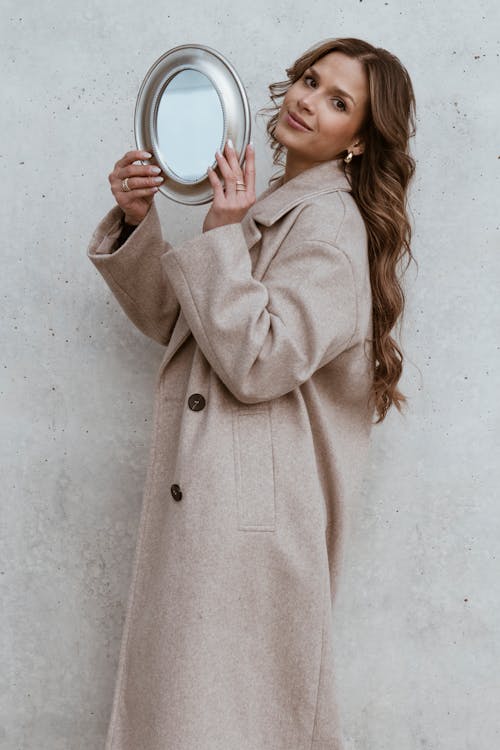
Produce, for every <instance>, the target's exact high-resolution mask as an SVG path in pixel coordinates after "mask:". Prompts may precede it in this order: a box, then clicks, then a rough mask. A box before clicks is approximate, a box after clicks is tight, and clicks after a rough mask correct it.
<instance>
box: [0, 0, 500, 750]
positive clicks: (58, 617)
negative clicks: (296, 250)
mask: <svg viewBox="0 0 500 750" xmlns="http://www.w3.org/2000/svg"><path fill="white" fill-rule="evenodd" d="M497 8H498V3H496V2H495V0H482V1H481V2H467V3H466V2H464V1H463V0H460V1H459V2H455V3H453V4H449V3H445V2H443V0H438V1H437V2H436V0H433V1H432V2H431V1H430V0H420V1H419V0H416V1H415V2H413V3H404V2H400V1H399V0H389V2H383V1H381V0H372V1H369V0H364V1H363V2H357V1H356V2H355V1H354V0H350V1H349V2H346V3H343V4H335V3H331V2H327V0H320V1H317V0H315V1H313V2H312V3H309V4H305V3H289V2H287V3H285V2H281V1H278V2H274V3H270V4H268V3H266V2H263V0H254V1H253V2H252V3H244V2H242V1H241V0H236V1H235V2H228V0H215V2H212V3H209V4H205V3H202V2H201V1H200V0H198V2H182V3H181V2H178V0H176V1H174V2H168V3H166V2H159V1H158V0H150V2H148V3H134V2H131V1H130V0H121V2H119V3H118V2H111V0H100V2H97V0H92V2H87V3H75V2H69V3H68V0H66V1H65V2H63V0H51V2H50V3H36V2H34V0H30V1H29V2H25V3H19V2H11V1H10V0H4V2H3V3H2V5H1V34H2V44H1V47H0V55H1V60H2V82H3V89H2V90H3V96H2V108H1V109H2V114H1V117H2V146H1V154H0V186H1V190H2V198H1V202H0V205H1V208H2V229H3V231H4V241H3V245H2V274H1V282H0V283H1V293H0V300H1V302H0V304H1V313H2V315H1V320H2V355H1V359H2V366H1V369H0V372H1V384H0V398H1V402H0V403H1V415H2V421H1V426H2V442H1V453H2V455H1V458H2V462H1V470H2V536H3V539H2V550H1V554H2V565H1V579H0V580H1V582H2V594H1V597H2V615H3V617H2V668H1V670H0V675H1V680H2V683H4V684H3V685H2V687H1V691H0V695H1V701H2V708H1V718H0V748H1V749H2V750H80V749H82V750H83V748H85V750H89V749H90V748H96V750H97V748H100V747H102V746H103V739H104V734H105V731H106V727H107V722H108V719H109V713H110V709H111V700H112V691H113V685H114V679H115V671H116V666H117V659H118V648H119V640H120V636H121V628H122V623H123V616H124V611H125V604H126V598H127V594H128V587H129V584H130V573H131V565H132V555H133V550H134V546H135V541H136V533H137V523H138V518H139V510H140V502H141V493H142V487H143V481H144V476H145V470H146V461H147V453H148V447H149V440H150V432H151V414H152V391H153V382H154V378H155V375H156V370H157V367H158V365H159V363H160V360H161V357H162V353H163V348H162V347H161V346H160V345H157V344H155V343H154V342H152V341H150V340H149V339H146V338H145V337H144V336H143V335H142V334H141V333H140V332H139V331H137V330H136V329H134V328H133V326H132V324H131V323H130V322H129V321H128V320H127V319H126V317H125V315H124V314H123V312H122V311H121V309H120V308H119V306H118V304H117V303H116V302H115V301H114V300H113V298H112V297H111V295H110V293H109V292H108V291H107V288H106V287H105V285H104V282H103V280H102V279H101V278H100V277H99V276H98V274H97V272H96V271H95V269H93V268H92V266H91V264H90V263H89V261H88V260H87V259H86V257H85V250H86V246H87V243H88V241H89V238H90V235H91V233H92V231H93V229H94V227H95V225H96V223H97V222H98V220H99V219H100V218H101V217H102V216H103V215H104V213H105V212H106V211H107V210H108V209H109V208H111V206H112V205H113V198H112V195H111V193H110V191H109V185H108V182H107V175H108V173H109V171H110V170H111V168H112V166H113V164H114V162H115V161H116V160H117V159H118V158H119V157H120V156H121V155H122V154H123V153H124V152H125V151H126V150H128V149H129V148H133V147H134V145H135V144H134V138H133V109H134V104H135V97H136V93H137V91H138V88H139V85H140V83H141V81H142V79H143V76H144V75H145V73H146V70H147V69H148V68H149V66H150V65H151V64H152V62H153V61H154V60H155V59H156V58H157V57H159V56H160V54H162V53H163V52H165V51H166V50H167V49H169V48H170V47H173V46H175V45H177V44H181V43H186V42H199V43H203V44H208V45H209V46H212V47H215V48H217V49H220V50H221V52H222V53H223V54H225V55H226V56H227V57H228V58H229V59H230V60H231V61H232V62H233V64H234V65H235V67H236V69H237V70H238V72H239V73H240V75H241V77H242V79H243V81H244V84H245V86H246V87H247V90H248V94H249V98H250V102H251V106H252V114H253V135H254V140H255V143H256V148H257V187H258V188H259V189H260V190H262V189H264V187H265V186H266V182H267V179H268V177H269V176H270V174H271V172H272V171H274V170H273V168H272V165H271V154H270V151H269V150H268V148H267V146H266V145H265V132H264V121H263V119H261V118H258V120H257V121H256V120H255V112H256V110H257V109H258V108H259V107H260V106H263V105H265V104H267V103H268V99H267V84H268V83H269V82H270V81H274V80H278V79H282V78H284V69H285V67H286V66H287V65H289V64H290V63H291V61H292V60H293V59H294V57H295V56H296V55H298V54H299V53H301V52H302V51H303V50H305V49H306V48H307V47H309V46H310V45H312V44H313V43H315V42H316V41H319V40H320V39H324V38H325V37H327V36H357V37H361V38H364V39H366V40H367V41H370V42H372V43H373V44H376V45H379V46H383V47H386V48H387V49H389V50H391V51H392V52H394V53H395V54H397V55H398V56H399V57H400V59H401V60H402V62H403V63H404V64H405V65H406V67H407V68H408V70H409V71H410V74H411V76H412V79H413V82H414V86H415V91H416V96H417V103H418V132H417V136H416V138H415V140H414V147H413V149H414V155H415V157H416V158H417V161H418V174H417V178H416V180H415V183H414V186H413V189H412V194H411V208H412V214H413V217H414V222H415V234H414V243H413V251H414V254H415V256H416V257H417V260H418V263H419V270H418V274H417V273H416V272H415V266H413V265H412V266H411V267H410V271H409V273H408V281H407V299H408V307H407V312H406V315H405V328H404V334H403V341H402V343H403V347H404V351H405V355H406V370H405V375H404V378H403V381H402V383H401V387H402V390H403V391H404V392H405V393H406V394H407V396H408V397H409V404H410V409H409V411H408V414H407V416H406V417H404V418H403V417H401V416H399V414H398V413H397V412H396V413H392V414H391V415H390V416H389V417H388V418H387V420H386V422H384V423H383V425H382V426H380V427H375V428H374V434H373V445H372V450H371V455H370V464H369V467H368V472H367V476H366V478H365V480H364V483H363V494H362V498H361V501H360V503H359V504H358V505H357V507H355V508H353V514H354V516H355V517H354V529H355V531H354V535H353V539H352V543H351V546H350V559H349V571H348V574H347V575H346V577H345V579H344V584H343V587H342V589H341V592H340V595H339V599H338V605H337V608H336V616H335V622H336V631H335V633H336V639H337V648H338V662H339V673H338V685H339V693H340V699H341V704H342V709H343V714H342V716H343V731H344V734H345V739H346V750H368V748H369V749H370V750H396V749H397V750H417V749H420V748H426V749H432V750H492V748H495V747H497V746H498V737H499V733H500V720H499V718H498V716H499V712H498V706H499V704H500V682H499V679H498V672H497V668H498V663H499V660H500V641H499V615H500V586H499V585H498V577H499V563H498V560H499V559H500V558H499V554H500V549H499V539H500V510H499V509H500V504H499V502H498V491H497V488H498V485H499V479H500V478H499V476H498V455H495V453H494V447H495V446H496V447H498V428H499V419H498V416H499V414H498V390H499V385H500V384H499V380H498V364H499V357H498V330H499V322H500V321H499V304H498V282H499V273H498V271H499V251H500V247H499V226H498V194H499V184H498V173H499V166H500V161H499V158H500V157H499V154H500V151H499V142H498V117H499V104H498V80H499V74H500V70H499V45H498V28H499V13H498V10H497ZM156 201H157V203H158V206H159V209H160V211H161V215H162V220H163V222H164V231H165V235H166V236H167V237H168V238H169V239H170V241H171V242H176V241H180V240H181V239H184V238H187V237H188V236H191V235H193V234H194V233H197V232H199V231H200V228H201V223H202V220H203V217H204V215H205V213H206V211H207V210H208V206H204V207H197V208H187V207H180V206H179V205H177V204H173V203H170V202H169V201H168V200H167V199H166V198H164V197H163V196H161V195H160V196H157V198H156ZM495 209H496V210H495ZM495 459H496V460H495ZM137 750H139V748H138V749H137ZM169 750H173V749H170V748H169ZM200 750H203V749H202V748H200ZM221 750H229V748H221ZM231 750H233V749H232V748H231ZM256 750H272V748H256ZM291 750H299V749H298V748H297V749H295V748H293V749H292V748H291ZM300 750H302V749H300ZM304 750H308V749H306V748H304Z"/></svg>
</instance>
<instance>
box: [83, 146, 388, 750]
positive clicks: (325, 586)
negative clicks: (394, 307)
mask: <svg viewBox="0 0 500 750" xmlns="http://www.w3.org/2000/svg"><path fill="white" fill-rule="evenodd" d="M121 218H122V212H121V209H120V208H119V207H118V206H114V207H113V208H112V209H111V210H110V211H109V212H108V214H107V215H106V216H105V217H104V218H103V219H102V221H101V222H100V223H99V225H98V226H97V228H96V230H95V232H94V234H93V236H92V239H91V242H90V245H89V247H88V249H87V255H88V258H89V259H90V260H91V261H92V263H93V264H94V266H95V267H96V269H97V270H98V271H99V272H100V274H102V276H103V278H104V280H105V281H106V283H107V284H108V286H109V288H110V289H111V291H112V293H113V294H114V295H115V297H116V299H117V300H118V302H119V303H120V305H121V307H122V308H123V310H124V311H125V313H126V314H127V316H128V317H129V318H130V320H131V321H132V322H133V323H134V324H135V325H136V326H137V327H138V328H139V329H140V330H141V331H142V332H143V333H144V334H145V335H146V336H149V337H151V338H152V339H154V340H155V341H158V342H161V343H162V344H163V345H164V346H165V354H164V358H163V361H162V363H161V366H160V369H159V372H158V376H157V381H156V389H155V399H154V423H153V434H152V445H151V454H150V463H149V468H148V471H147V477H146V484H145V489H144V496H143V506H142V512H141V518H140V525H139V532H138V542H137V550H136V557H135V563H134V567H133V576H132V582H131V588H130V594H129V601H128V606H127V612H126V618H125V624H124V631H123V636H122V644H121V650H120V658H119V666H118V674H117V681H116V687H115V694H114V702H113V709H112V715H111V719H110V723H109V729H108V736H107V742H106V750H339V749H340V748H341V747H342V742H341V736H340V732H339V721H338V719H339V717H338V711H337V706H336V695H337V693H336V690H338V689H339V686H338V685H337V684H336V681H335V664H334V656H335V654H334V649H333V644H332V636H333V631H332V611H333V610H332V604H333V598H334V588H335V584H336V582H337V580H338V576H339V574H340V571H341V561H342V555H343V550H344V541H345V539H346V533H347V528H348V526H347V525H346V521H347V511H348V509H349V506H350V504H352V503H353V502H354V501H355V499H356V494H357V492H358V490H359V483H360V480H361V478H362V474H363V468H364V464H365V454H366V450H367V448H368V445H369V435H370V431H371V426H372V420H373V411H372V410H371V409H370V408H369V406H368V401H367V399H368V393H369V388H370V383H371V377H372V361H371V358H372V344H371V341H370V339H371V337H372V300H371V289H370V279H369V265H368V255H367V233H366V229H365V225H364V222H363V219H362V217H361V214H360V212H359V210H358V208H357V205H356V203H355V200H354V198H353V197H352V194H351V192H350V187H349V183H348V180H347V178H346V176H345V174H344V164H343V161H342V160H338V161H330V162H323V163H322V164H320V165H317V166H314V167H311V168H310V169H308V170H306V171H304V172H302V173H301V174H299V175H297V176H296V177H294V178H293V179H291V180H289V181H287V182H285V183H283V178H282V177H281V178H280V179H279V182H276V183H274V184H273V185H272V186H271V187H268V188H267V190H265V191H264V192H263V193H262V194H261V195H260V196H259V197H258V199H257V201H256V202H255V203H254V205H253V206H252V207H251V208H250V209H249V210H248V212H247V214H246V215H245V217H244V219H243V220H242V221H241V222H240V223H236V224H229V225H225V226H222V227H216V228H214V229H211V230H209V231H207V232H205V233H201V234H199V235H197V236H196V237H194V238H193V239H190V240H188V241H186V242H183V243H182V244H179V245H178V246H176V247H173V246H172V245H171V244H170V243H168V242H166V241H165V240H164V239H163V237H162V230H161V226H160V222H159V217H158V213H157V210H156V207H155V205H154V203H153V205H152V206H151V209H150V210H149V212H148V214H147V215H146V217H145V218H144V220H143V221H142V222H141V224H139V226H138V227H137V228H136V229H135V230H134V232H133V233H132V235H131V236H130V237H129V238H128V239H127V240H126V241H125V243H124V244H123V245H121V246H120V247H119V248H118V249H116V238H117V236H118V235H119V233H120V221H121Z"/></svg>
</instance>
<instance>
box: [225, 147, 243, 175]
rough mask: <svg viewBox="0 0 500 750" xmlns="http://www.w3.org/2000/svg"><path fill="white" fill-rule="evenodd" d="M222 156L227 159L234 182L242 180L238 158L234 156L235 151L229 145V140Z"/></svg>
mask: <svg viewBox="0 0 500 750" xmlns="http://www.w3.org/2000/svg"><path fill="white" fill-rule="evenodd" d="M224 155H225V157H226V159H227V162H228V164H229V167H230V169H231V170H232V172H233V175H234V178H235V180H241V179H242V178H243V174H242V171H241V167H240V163H239V161H238V157H237V156H236V151H235V150H234V148H233V147H231V146H230V145H229V139H228V140H227V141H226V146H225V148H224Z"/></svg>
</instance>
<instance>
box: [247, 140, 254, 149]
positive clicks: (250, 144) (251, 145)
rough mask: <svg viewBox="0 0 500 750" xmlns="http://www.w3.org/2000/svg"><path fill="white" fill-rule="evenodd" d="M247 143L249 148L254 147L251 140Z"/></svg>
mask: <svg viewBox="0 0 500 750" xmlns="http://www.w3.org/2000/svg"><path fill="white" fill-rule="evenodd" d="M248 145H249V146H250V148H251V149H253V148H254V145H253V141H250V143H249V144H248Z"/></svg>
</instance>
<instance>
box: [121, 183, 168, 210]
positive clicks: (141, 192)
mask: <svg viewBox="0 0 500 750" xmlns="http://www.w3.org/2000/svg"><path fill="white" fill-rule="evenodd" d="M158 190H159V188H158V187H149V188H139V189H137V190H134V191H130V193H124V192H123V190H118V193H119V194H120V206H121V207H122V208H124V207H127V206H131V205H132V204H133V203H135V201H136V200H137V199H138V198H147V197H148V196H151V195H154V194H155V193H157V192H158ZM111 192H112V193H113V195H114V194H115V193H116V192H117V191H116V190H113V188H112V189H111Z"/></svg>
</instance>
